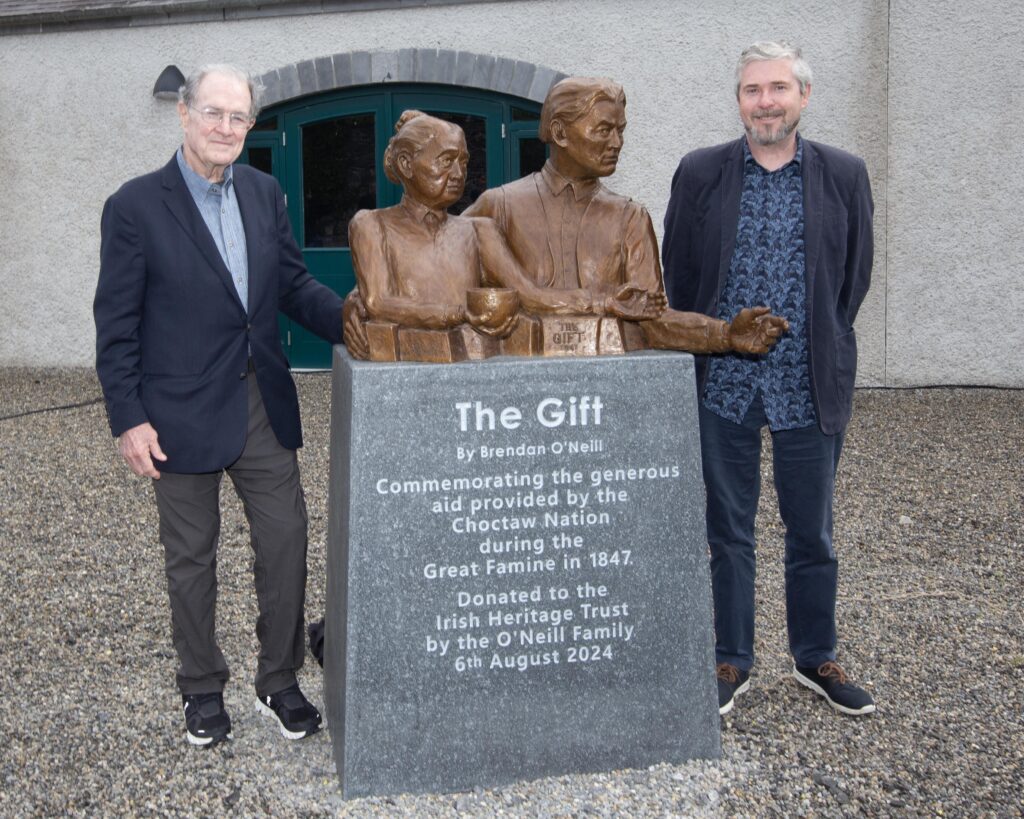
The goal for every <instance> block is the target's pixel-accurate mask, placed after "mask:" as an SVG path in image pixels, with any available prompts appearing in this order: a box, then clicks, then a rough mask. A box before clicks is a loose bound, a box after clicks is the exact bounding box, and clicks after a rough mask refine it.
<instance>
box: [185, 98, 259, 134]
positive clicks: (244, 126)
mask: <svg viewBox="0 0 1024 819" xmlns="http://www.w3.org/2000/svg"><path fill="white" fill-rule="evenodd" d="M189 108H191V109H192V110H193V111H195V112H196V113H197V114H199V118H200V119H201V120H202V121H203V122H205V123H206V124H207V125H220V124H221V123H222V122H223V121H224V117H227V118H228V125H229V126H230V127H231V130H232V131H238V132H242V131H248V130H249V129H250V128H251V127H252V123H253V118H252V117H250V116H249V115H248V114H239V113H237V112H236V113H234V114H230V113H228V112H227V111H221V110H220V109H219V108H196V107H195V106H194V105H190V106H189Z"/></svg>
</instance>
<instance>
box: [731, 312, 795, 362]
mask: <svg viewBox="0 0 1024 819" xmlns="http://www.w3.org/2000/svg"><path fill="white" fill-rule="evenodd" d="M786 332H789V322H788V321H786V320H785V319H784V318H782V317H781V316H773V315H772V314H771V313H769V312H768V308H767V307H744V308H743V309H742V310H740V311H739V312H738V313H737V314H736V317H735V318H734V319H733V320H732V321H731V322H730V323H729V332H728V336H729V344H730V345H731V347H732V349H733V350H734V351H735V352H737V353H752V354H754V355H762V354H763V353H767V352H768V351H769V350H770V349H771V348H772V347H773V346H774V344H775V342H776V341H778V340H779V336H781V335H782V334H783V333H786Z"/></svg>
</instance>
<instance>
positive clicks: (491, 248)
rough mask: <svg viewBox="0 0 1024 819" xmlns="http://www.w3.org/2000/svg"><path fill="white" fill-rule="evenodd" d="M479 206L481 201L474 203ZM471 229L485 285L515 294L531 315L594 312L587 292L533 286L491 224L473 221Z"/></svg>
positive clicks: (487, 221) (503, 238)
mask: <svg viewBox="0 0 1024 819" xmlns="http://www.w3.org/2000/svg"><path fill="white" fill-rule="evenodd" d="M479 204H480V200H478V201H477V205H479ZM474 207H476V206H474ZM473 227H474V228H475V230H476V236H477V242H478V245H479V248H480V262H481V265H482V266H483V268H484V276H485V278H486V280H487V281H488V283H493V284H497V285H500V286H501V287H509V288H511V289H513V290H516V291H518V293H519V303H520V304H521V305H522V306H523V307H525V308H526V309H527V310H528V311H530V312H532V313H554V314H556V315H570V314H580V313H584V314H586V313H593V312H594V310H593V306H594V305H593V299H592V298H591V295H590V294H589V293H588V292H587V291H586V290H582V289H575V290H556V289H553V288H548V287H539V286H538V285H536V284H535V283H534V282H533V281H532V280H531V279H530V277H529V276H528V275H527V274H526V272H525V271H524V270H523V268H522V267H521V266H520V264H519V261H518V260H517V259H516V257H515V256H514V255H513V254H512V250H511V248H509V246H508V242H506V241H505V237H504V236H503V235H502V233H501V231H500V230H498V226H497V225H496V224H495V223H494V221H493V220H491V219H487V218H480V217H478V218H475V219H474V220H473Z"/></svg>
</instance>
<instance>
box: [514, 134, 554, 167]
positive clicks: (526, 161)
mask: <svg viewBox="0 0 1024 819" xmlns="http://www.w3.org/2000/svg"><path fill="white" fill-rule="evenodd" d="M546 148H547V146H546V145H545V144H544V143H543V142H541V141H540V140H539V139H537V137H523V138H522V139H520V140H519V175H520V176H526V175H527V174H531V173H533V172H534V171H539V170H540V169H541V168H543V167H544V162H545V161H546V160H547V152H546Z"/></svg>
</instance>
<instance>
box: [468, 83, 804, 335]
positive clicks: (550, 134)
mask: <svg viewBox="0 0 1024 819" xmlns="http://www.w3.org/2000/svg"><path fill="white" fill-rule="evenodd" d="M625 129H626V95H625V93H624V92H623V90H622V86H620V85H619V84H618V83H616V82H613V81H612V80H609V79H604V78H595V77H568V78H566V79H564V80H561V81H560V82H558V83H555V85H553V86H552V87H551V89H550V90H549V91H548V94H547V97H546V98H545V100H544V106H543V108H542V110H541V120H540V138H541V140H542V141H543V142H545V143H547V145H548V147H549V149H550V151H551V157H550V159H549V160H548V161H547V163H545V165H544V167H543V168H542V169H541V170H540V171H538V172H537V173H534V174H531V175H530V176H526V177H524V178H522V179H518V180H516V181H515V182H510V183H508V184H507V185H503V186H501V187H500V188H493V189H491V190H488V191H485V192H484V193H483V194H481V196H480V198H479V199H477V201H476V202H475V203H474V204H473V205H472V206H471V207H470V208H469V209H467V210H466V211H465V215H466V216H488V217H490V218H491V219H493V220H494V221H495V222H496V223H497V225H498V227H499V229H500V230H501V232H502V233H503V234H504V236H505V238H506V240H507V242H508V245H509V247H510V248H511V250H512V253H513V254H514V255H515V258H516V260H517V261H518V262H519V265H520V266H521V268H522V269H523V270H525V271H527V272H528V273H529V274H530V275H532V276H533V278H534V282H535V283H536V284H537V285H539V286H541V287H544V288H554V289H557V290H571V289H573V288H581V289H582V290H583V291H584V292H586V293H587V294H589V297H590V298H589V301H590V304H591V307H590V309H589V310H588V311H587V312H592V313H596V314H598V315H616V316H621V317H624V318H630V319H633V320H640V321H641V325H640V326H641V329H642V331H643V335H644V338H645V341H646V343H647V344H648V345H649V346H651V347H658V348H667V349H676V350H688V351H691V352H700V353H720V352H726V351H737V352H744V353H764V352H766V351H767V350H768V349H769V348H770V347H771V346H772V344H774V343H775V340H776V339H777V338H778V337H779V335H780V334H781V333H783V332H784V331H785V327H786V323H785V321H784V320H782V319H780V318H778V317H776V316H772V315H769V314H768V309H767V308H763V307H762V308H747V309H742V310H741V309H739V308H737V312H736V316H735V318H734V319H733V320H732V321H731V322H730V321H722V320H719V319H716V318H711V317H709V316H705V315H700V314H699V313H691V312H685V313H683V312H678V311H675V310H664V307H665V303H666V301H665V296H664V290H663V286H662V279H661V263H660V260H659V257H658V243H657V240H656V238H655V236H654V226H653V225H652V224H651V217H650V216H649V215H648V213H647V210H646V208H644V207H643V206H642V205H640V204H638V203H636V202H634V201H633V200H632V199H629V198H627V197H625V196H620V195H618V194H616V193H613V192H612V191H610V190H608V189H607V188H606V187H605V186H604V185H603V184H601V179H602V178H604V177H607V176H610V175H611V174H613V173H615V168H616V167H617V165H618V162H619V152H620V151H621V150H622V145H623V132H624V131H625ZM512 286H515V283H514V282H513V283H512ZM652 316H653V317H654V318H651V317H652ZM644 319H650V320H644Z"/></svg>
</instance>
